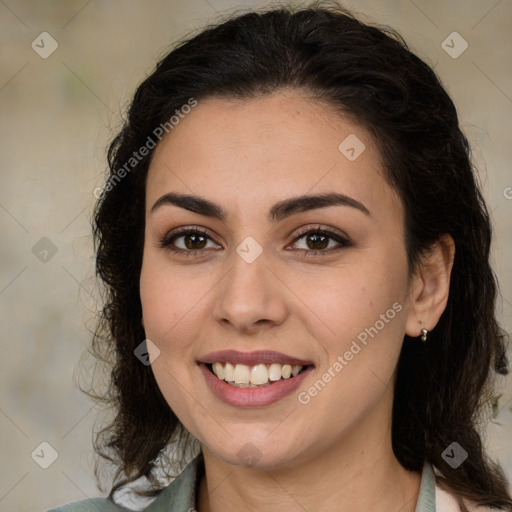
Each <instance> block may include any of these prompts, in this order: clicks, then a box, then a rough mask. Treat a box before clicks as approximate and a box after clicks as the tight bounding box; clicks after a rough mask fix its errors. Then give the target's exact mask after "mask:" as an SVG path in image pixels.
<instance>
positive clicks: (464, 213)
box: [90, 2, 512, 509]
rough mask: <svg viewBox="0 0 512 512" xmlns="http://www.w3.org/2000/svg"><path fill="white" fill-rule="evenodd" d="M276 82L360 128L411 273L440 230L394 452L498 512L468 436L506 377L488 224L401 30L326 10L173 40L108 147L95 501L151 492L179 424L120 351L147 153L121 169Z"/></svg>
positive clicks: (142, 369) (101, 218)
mask: <svg viewBox="0 0 512 512" xmlns="http://www.w3.org/2000/svg"><path fill="white" fill-rule="evenodd" d="M283 88H292V89H295V90H297V91H301V92H303V93H305V95H306V96H307V97H309V98H316V99H318V100H320V101H322V102H325V103H327V104H328V105H330V106H332V108H333V109H335V110H336V111H338V112H339V113H340V114H344V115H349V116H351V117H352V118H353V119H356V120H357V121H358V122H359V123H361V124H362V125H363V126H364V127H366V128H367V129H368V130H369V131H370V132H371V133H372V135H373V136H374V138H375V140H376V141H377V143H378V145H379V148H380V151H381V154H382V156H383V159H384V162H385V173H386V179H387V180H388V181H389V183H390V184H391V185H392V186H393V187H394V188H395V189H396V190H397V192H398V193H399V195H400V197H401V199H402V202H403V206H404V210H405V218H406V220H405V222H406V226H405V228H406V237H405V241H404V242H405V245H406V249H407V255H408V261H409V270H410V272H411V273H412V272H414V270H415V269H416V268H417V265H418V262H419V258H420V257H421V255H422V254H424V252H425V251H427V250H428V248H429V246H431V244H432V243H433V242H435V241H437V240H438V239H439V238H440V237H441V236H442V235H443V234H445V233H449V234H450V235H451V236H452V237H453V239H454V241H455V245H456V254H455V260H454V264H453V270H452V274H451V281H450V294H449V299H448V304H447V306H446V310H445V311H444V313H443V315H442V316H441V318H440V320H439V323H438V324H437V326H436V327H435V328H434V330H433V331H432V332H431V333H430V334H429V339H428V342H427V343H426V344H423V343H419V342H417V340H410V339H408V337H407V336H405V339H404V343H403V348H402V352H401V355H400V359H399V363H398V370H397V379H396V387H395V399H394V408H393V425H392V443H393V449H394V453H395V455H396V457H397V459H398V460H399V461H400V463H401V464H402V466H404V467H405V468H407V469H409V470H415V471H420V470H421V468H422V465H423V463H424V462H425V461H428V462H430V463H432V464H434V465H435V467H437V468H438V469H439V470H440V471H441V472H442V473H443V476H444V479H443V480H442V482H443V483H442V485H444V486H445V487H447V488H450V489H452V490H454V491H456V492H457V493H459V494H460V495H461V496H463V497H467V498H470V499H472V500H474V501H475V502H476V503H478V504H480V505H488V506H494V507H501V508H505V509H510V507H511V506H512V500H511V498H510V495H509V493H508V491H507V483H506V480H505V478H504V475H503V472H502V470H501V468H500V467H499V466H498V465H497V464H494V463H492V462H491V461H490V460H488V458H487V456H486V454H485V452H484V450H483V447H482V441H481V436H480V434H479V429H480V428H482V427H483V426H484V425H483V421H484V418H485V413H486V411H487V406H488V405H489V404H490V403H491V401H492V400H493V399H494V398H495V397H494V395H493V388H492V385H491V382H492V375H493V373H495V372H498V373H500V374H503V375H505V374H506V373H507V372H508V369H507V359H506V355H505V345H504V339H503V338H504V333H503V332H502V330H501V329H500V327H499V325H498V323H497V320H496V316H495V301H496V297H497V284H496V279H495V276H494V274H493V272H492V270H491V267H490V264H489V252H490V244H491V227H490V221H489V215H488V212H487V209H486V206H485V203H484V200H483V198H482V195H481V192H480V190H479V186H478V184H477V180H476V173H475V170H474V169H473V165H472V163H471V158H470V147H469V144H468V141H467V139H466V137H465V136H464V135H463V133H462V132H461V130H460V128H459V123H458V118H457V112H456V109H455V106H454V104H453V102H452V100H451V99H450V98H449V96H448V94H447V93H446V92H445V90H444V88H443V87H442V85H441V83H440V81H439V79H438V77H437V76H436V74H435V73H434V71H433V70H432V69H431V68H430V67H429V66H428V65H427V64H425V63H424V62H423V61H422V60H421V59H419V58H418V57H417V56H415V55H414V54H413V53H412V52H411V51H409V49H408V46H407V44H406V43H405V41H404V40H403V39H402V37H401V36H400V35H399V34H397V33H396V32H395V31H394V30H392V29H390V28H388V27H383V26H373V25H369V24H365V23H363V22H361V21H360V20H358V19H356V18H355V17H354V16H353V15H352V14H351V13H350V12H348V11H346V10H345V9H343V8H341V7H340V6H339V5H338V4H336V3H335V2H331V3H329V5H327V4H326V3H325V2H322V4H321V6H320V5H318V4H313V5H311V6H309V7H307V8H297V9H296V8H293V7H283V6H281V7H279V8H274V9H271V10H268V11H261V12H249V13H245V14H242V15H238V16H232V17H230V18H228V19H226V20H224V21H222V22H221V23H219V24H216V25H214V26H209V27H207V28H205V29H203V30H202V31H201V32H200V33H198V34H197V35H195V36H193V37H190V38H189V39H188V40H185V41H181V42H180V43H179V44H178V45H177V46H176V47H175V48H174V49H173V50H172V51H170V53H168V54H167V55H166V56H165V57H164V58H163V59H162V60H161V61H160V62H159V63H158V65H157V67H156V70H155V71H154V72H153V73H152V74H151V75H150V76H149V77H148V78H147V79H145V80H144V81H143V82H142V84H141V85H140V86H139V87H138V89H137V91H136V93H135V96H134V98H133V101H132V103H131V106H130V108H129V111H128V116H127V119H126V121H125V123H124V126H123V128H122V130H121V132H120V133H119V134H118V135H117V136H116V137H115V139H114V140H113V142H112V144H111V146H110V148H109V154H108V159H109V165H110V176H109V178H108V181H107V185H106V187H105V188H104V190H103V193H102V195H101V197H100V198H99V201H98V203H97V205H96V209H95V212H94V236H95V242H96V250H97V260H96V269H97V274H98V275H99V277H100V278H101V280H102V281H103V283H104V284H105V287H104V289H105V292H106V296H105V307H104V309H103V312H102V315H101V318H100V322H99V325H98V328H97V330H96V332H95V336H94V339H93V343H92V352H93V353H94V354H95V356H96V357H98V359H99V360H100V361H103V362H104V363H105V364H107V366H108V367H109V381H108V382H109V383H108V389H107V390H106V392H105V393H101V394H94V393H90V394H91V396H95V397H96V399H97V400H101V401H103V402H104V403H106V404H107V405H108V406H109V407H110V408H111V410H113V411H115V418H114V419H113V421H112V422H111V423H110V424H109V425H108V426H107V427H105V428H104V429H103V430H101V431H100V432H99V433H98V434H97V437H96V439H95V448H96V451H97V452H98V453H99V454H100V455H101V456H102V457H104V458H105V459H108V460H110V461H111V462H113V463H114V464H115V465H116V466H117V467H118V471H117V473H116V476H115V480H118V477H119V476H120V475H121V474H123V480H121V481H117V483H116V484H115V485H114V486H113V487H112V490H111V493H110V497H113V495H114V492H115V491H116V490H118V489H120V488H121V487H122V486H124V485H126V484H127V483H130V482H133V481H134V480H136V479H138V478H140V477H142V476H145V477H147V478H148V479H149V480H150V481H151V482H153V483H154V484H155V488H154V489H153V490H149V491H147V492H146V493H141V494H142V495H147V496H154V495H155V494H156V493H157V492H158V490H159V487H158V485H156V484H157V482H156V480H154V479H153V477H154V469H155V459H156V458H157V457H158V456H159V454H161V453H162V451H163V450H164V448H166V447H167V446H168V445H169V443H170V442H171V440H173V439H174V437H173V436H174V435H175V434H176V433H177V432H180V429H181V428H182V426H181V424H180V422H179V420H178V418H177V417H176V416H175V415H174V413H173V411H172V410H171V409H170V407H169V405H168V404H167V403H166V401H165V399H164V398H163V396H162V394H161V392H160V390H159V388H158V385H157V383H156V381H155V378H154V376H153V373H152V371H151V367H150V366H145V365H143V364H141V362H140V361H139V360H138V359H137V358H136V357H135V356H134V350H135V348H136V347H137V346H138V345H139V344H140V343H141V342H142V341H143V340H144V339H145V334H144V329H143V327H142V325H141V316H142V310H141V302H140V296H139V277H140V271H141V263H142V253H143V238H144V219H145V216H144V206H145V180H146V174H147V170H148V166H149V162H150V159H151V154H152V150H150V151H149V153H148V154H147V155H146V156H145V157H144V158H141V159H140V161H138V162H137V163H136V165H133V166H132V167H129V168H127V167H126V164H127V162H129V161H130V158H133V153H134V151H137V150H138V149H139V148H141V147H143V146H144V145H146V144H147V141H148V137H151V136H152V134H154V131H155V129H156V128H157V127H158V126H160V125H162V124H164V123H167V122H168V121H169V119H170V117H171V116H172V115H173V114H174V113H175V111H176V110H179V109H180V108H181V107H182V106H183V105H185V104H187V103H188V102H189V101H190V98H194V99H195V100H197V101H199V102H200V101H201V99H204V98H208V97H230V98H237V99H242V100H243V99H251V98H255V97H258V96H261V95H265V94H270V93H272V92H275V91H278V90H280V89H283ZM153 136H154V135H153ZM171 136H172V135H171ZM123 167H124V169H125V171H126V172H123V173H120V172H119V171H120V169H122V168H123ZM121 175H122V176H121ZM176 439H178V438H176ZM453 441H456V442H457V443H459V445H461V446H462V447H463V448H464V449H465V450H466V451H467V453H468V458H467V460H465V461H464V463H463V464H461V465H460V466H459V467H458V468H457V469H452V468H451V467H450V466H449V465H448V464H447V463H446V462H445V461H444V459H443V458H442V453H443V451H444V450H445V449H446V448H447V447H448V446H449V445H450V444H451V443H452V442H453ZM96 469H98V468H96ZM97 474H98V473H97Z"/></svg>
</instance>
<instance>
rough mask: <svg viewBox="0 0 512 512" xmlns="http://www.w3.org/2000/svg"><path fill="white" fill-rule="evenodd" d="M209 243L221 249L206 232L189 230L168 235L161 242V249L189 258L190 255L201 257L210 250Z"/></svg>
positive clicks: (194, 229)
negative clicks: (183, 254) (200, 255)
mask: <svg viewBox="0 0 512 512" xmlns="http://www.w3.org/2000/svg"><path fill="white" fill-rule="evenodd" d="M208 242H212V244H213V247H215V248H218V247H219V246H218V245H216V244H215V243H213V240H212V239H211V238H210V236H209V235H208V234H207V232H206V231H204V230H201V229H198V228H192V229H190V228H189V229H182V230H180V231H178V232H174V233H170V234H168V235H166V236H165V237H164V238H163V239H162V240H161V241H160V247H162V248H165V249H169V250H171V251H174V252H178V253H187V256H188V254H194V255H196V254H197V255H199V254H201V253H202V251H204V250H206V249H207V248H208V247H207V244H208ZM210 248H211V247H210Z"/></svg>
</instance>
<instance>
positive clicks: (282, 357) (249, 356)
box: [199, 350, 313, 366]
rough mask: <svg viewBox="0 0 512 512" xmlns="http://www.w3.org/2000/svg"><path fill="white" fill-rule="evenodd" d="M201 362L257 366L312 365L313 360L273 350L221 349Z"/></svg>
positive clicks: (203, 358)
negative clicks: (243, 350)
mask: <svg viewBox="0 0 512 512" xmlns="http://www.w3.org/2000/svg"><path fill="white" fill-rule="evenodd" d="M199 362H200V363H205V364H213V363H233V364H245V365H247V366H255V365H257V364H273V363H277V364H289V365H292V366H308V365H312V364H313V363H312V362H311V361H305V360H304V359H298V358H297V357H293V356H289V355H286V354H282V353H281V352H275V351H273V350H256V351H254V352H239V351H238V350H220V351H218V352H211V353H210V354H207V355H206V356H204V357H202V358H201V359H200V360H199Z"/></svg>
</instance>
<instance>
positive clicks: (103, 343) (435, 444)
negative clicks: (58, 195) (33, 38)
mask: <svg viewBox="0 0 512 512" xmlns="http://www.w3.org/2000/svg"><path fill="white" fill-rule="evenodd" d="M109 163H110V169H111V173H110V177H109V179H108V180H107V183H106V185H105V187H104V189H103V191H102V193H101V195H100V199H99V202H98V205H97V210H96V213H95V236H96V240H97V243H98V245H97V270H98V273H99V275H100V276H101V278H102V279H103V281H104V282H105V284H106V287H107V292H108V300H107V304H106V306H105V308H104V312H103V313H104V314H103V322H102V324H100V326H99V329H98V332H97V334H96V337H95V340H94V344H93V348H94V349H95V351H96V353H97V355H98V357H100V358H103V359H105V358H107V360H108V358H110V360H111V361H112V365H113V367H112V371H111V384H110V393H109V394H108V396H107V397H106V398H103V400H105V401H106V402H107V403H109V404H111V405H113V406H114V407H115V410H116V411H117V416H116V418H115V420H114V421H113V423H112V424H111V425H110V426H109V427H108V428H106V429H104V430H103V431H102V432H101V433H100V434H99V436H98V438H97V450H98V451H99V452H100V453H101V454H102V455H103V457H105V458H108V459H109V460H111V461H112V462H114V463H115V464H116V465H117V466H118V468H119V470H118V473H117V475H116V479H117V482H116V485H114V487H113V488H112V490H111V492H110V495H109V499H108V500H104V499H95V500H86V501H83V502H79V503H75V504H70V505H67V506H64V507H61V508H59V509H56V510H61V511H74V510H84V511H86V510H97V509H100V510H105V511H106V510H123V509H122V508H121V507H120V506H119V505H116V504H114V501H115V500H114V498H115V494H116V493H117V491H119V490H122V489H123V488H124V487H125V486H126V485H127V484H129V483H132V482H134V481H136V480H138V479H140V478H142V477H145V478H146V482H147V484H148V485H147V487H148V488H147V489H146V490H141V491H139V494H140V495H141V496H147V497H149V498H150V500H149V501H150V503H149V504H148V506H147V508H145V510H148V511H150V512H157V511H163V510H173V511H190V510H197V511H199V512H207V511H208V512H217V511H219V510H229V511H231V510H237V511H238V510H249V511H260V510H265V511H274V510H280V511H281V510H283V509H286V510H308V511H313V510H329V511H331V510H332V511H334V510H335V511H349V510H350V511H355V510H361V511H362V510H379V511H381V512H388V511H393V512H396V511H398V510H400V511H402V512H427V511H429V512H431V511H434V510H437V511H448V510H462V511H467V510H475V509H476V507H477V506H481V508H478V509H477V510H491V509H502V510H510V509H511V507H512V499H511V497H510V495H509V493H508V490H507V483H506V481H505V478H504V475H503V472H502V471H501V469H500V468H499V466H498V465H496V464H494V463H492V462H491V461H489V460H488V458H487V456H486V454H485V452H484V450H483V447H482V443H481V438H480V435H479V430H478V429H479V428H480V427H481V425H480V423H479V422H481V421H482V419H483V418H485V416H486V413H487V412H488V409H487V406H488V405H489V404H491V403H492V402H491V400H492V399H493V393H492V388H491V385H490V382H491V379H492V374H493V373H494V372H498V373H501V374H506V373H507V360H506V357H505V350H504V344H503V339H502V338H503V336H502V331H501V329H500V327H499V325H498V323H497V321H496V317H495V313H494V307H495V299H496V283H495V277H494V274H493V272H492V270H491V268H490V266H489V250H490V242H491V228H490V224H489V217H488V214H487V210H486V206H485V203H484V201H483V198H482V196H481V193H480V191H479V188H478V186H477V183H476V176H475V173H474V170H473V168H472V165H471V162H470V159H469V145H468V142H467V140H466V138H465V137H464V135H463V134H462V132H461V131H460V128H459V126H458V119H457V113H456V110H455V107H454V105H453V103H452V101H451V100H450V98H449V97H448V95H447V93H446V92H445V90H444V89H443V87H442V85H441V84H440V82H439V80H438V78H437V77H436V75H435V73H434V72H433V71H432V69H430V68H429V67H428V66H427V65H426V64H425V63H424V62H422V61H421V60H420V59H419V58H417V57H416V56H415V55H413V54H412V53H411V52H410V51H409V50H408V49H407V46H406V43H405V42H404V41H403V40H402V39H401V37H400V36H399V35H398V34H396V33H395V32H394V31H392V30H391V29H388V28H382V27H380V28H377V27H373V26H368V25H365V24H363V23H362V22H360V21H358V20H357V19H355V18H354V17H353V16H352V15H351V14H350V13H349V12H347V11H345V10H343V9H342V8H340V7H339V6H337V5H336V4H330V6H329V7H326V6H325V4H324V3H322V6H321V7H319V6H318V5H313V6H311V7H309V8H305V9H292V8H288V9H286V8H279V9H274V10H269V11H266V12H263V13H259V14H258V13H248V14H244V15H242V16H238V17H234V18H232V19H230V20H227V21H224V22H223V23H221V24H219V25H218V26H212V27H208V28H207V29H205V30H204V31H202V32H201V33H200V34H198V35H197V36H195V37H193V38H192V39H190V40H188V41H186V42H184V43H182V44H181V45H180V46H178V47H177V48H176V49H174V50H173V51H171V52H170V53H169V54H168V55H167V56H166V57H165V58H164V59H163V60H162V61H161V62H160V63H159V64H158V66H157V69H156V70H155V71H154V73H153V74H152V75H151V76H149V77H148V78H147V79H146V80H145V81H144V82H143V83H142V84H141V85H140V87H139V88H138V90H137V92H136V94H135V97H134V99H133V102H132V104H131V107H130V110H129V114H128V119H127V121H126V124H125V126H124V128H123V129H122V131H121V133H120V134H119V135H118V136H117V137H116V139H115V140H114V142H113V143H112V145H111V147H110V152H109ZM102 329H104V331H103V330H102ZM189 434H190V435H189ZM194 439H195V440H197V441H198V443H199V446H200V452H199V453H198V454H197V456H196V457H195V458H193V460H192V461H191V462H190V464H189V465H188V466H187V467H186V469H185V470H184V471H183V472H182V473H181V474H179V476H178V477H177V478H176V479H175V480H174V481H172V482H171V483H170V484H169V485H166V484H162V483H161V482H159V480H158V471H165V472H166V473H168V474H169V475H170V476H176V473H177V472H178V471H173V470H172V469H171V466H172V464H171V463H172V461H171V460H169V458H167V457H166V455H167V452H166V450H167V449H169V448H170V449H172V450H176V454H175V459H176V460H177V461H178V462H179V461H183V460H184V456H183V455H182V454H183V453H184V450H185V449H186V448H187V440H189V441H190V440H194ZM121 475H122V476H123V479H122V480H119V478H118V477H119V476H121ZM151 485H152V487H151V488H150V486H151ZM162 487H164V489H163V490H162Z"/></svg>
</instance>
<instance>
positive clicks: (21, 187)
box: [0, 0, 512, 512]
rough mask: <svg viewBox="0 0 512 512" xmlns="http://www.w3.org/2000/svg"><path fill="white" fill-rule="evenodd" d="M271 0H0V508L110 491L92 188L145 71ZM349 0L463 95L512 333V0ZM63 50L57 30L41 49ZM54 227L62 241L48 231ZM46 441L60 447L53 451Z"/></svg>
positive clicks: (509, 403)
mask: <svg viewBox="0 0 512 512" xmlns="http://www.w3.org/2000/svg"><path fill="white" fill-rule="evenodd" d="M263 5H265V2H256V1H245V2H243V3H236V2H233V1H230V0H208V1H206V0H190V1H186V2H185V1H183V2H178V1H177V0H173V1H163V0H146V1H144V2H142V1H134V0H129V1H126V0H123V1H121V0H114V1H107V0H92V1H90V2H88V1H87V0H83V1H77V2H74V1H73V2H72V1H67V2H66V1H63V0H61V1H55V0H48V1H44V2H43V1H40V2H36V1H32V2H31V1H28V0H5V1H2V2H0V41H1V43H0V112H1V117H0V133H1V137H0V141H1V142H0V144H1V151H0V173H1V186H0V228H1V232H2V236H1V244H0V255H1V268H0V301H1V308H0V320H1V325H2V355H3V357H2V358H0V384H1V400H0V439H1V440H2V441H1V457H0V512H1V511H4V512H5V511H14V510H16V511H19V512H25V511H27V512H28V511H37V510H44V509H46V508H47V507H50V506H52V505H56V504H59V503H65V502H68V501H72V500H77V499H83V498H85V497H88V496H97V495H99V492H98V490H97V489H96V486H95V481H94V478H93V475H92V469H91V467H92V463H91V461H92V450H91V427H92V423H93V420H94V417H95V410H91V404H90V403H89V402H88V401H87V399H86V398H85V397H84V396H83V395H82V394H81V393H80V392H79V391H78V390H76V388H74V387H73V370H74V367H75V365H76V363H77V361H78V358H79V357H80V354H81V353H82V351H83V349H84V347H85V346H86V344H87V343H88V342H89V333H88V331H87V326H86V323H85V322H86V321H89V322H90V320H91V318H92V314H91V312H90V311H94V308H95V302H94V300H93V299H92V297H91V295H92V296H94V292H93V287H94V282H93V281H92V279H91V276H92V275H93V273H92V268H93V267H92V264H93V259H92V258H93V253H92V243H91V235H90V226H89V220H88V219H89V216H90V212H91V208H92V205H93V201H94V197H93V190H94V188H95V187H97V186H99V185H101V183H102V175H103V172H104V169H105V147H106V144H107V142H108V140H109V138H110V137H111V136H112V134H113V133H114V130H115V129H116V128H117V127H118V122H119V114H120V112H122V111H123V109H124V108H125V106H126V103H127V101H128V99H129V97H130V95H131V94H132V93H133V91H134V88H135V86H136V84H137V83H138V82H139V81H140V80H141V79H142V78H143V76H144V75H145V74H146V73H148V72H149V71H150V70H151V69H152V67H153V65H154V63H155V59H157V58H158V57H160V56H161V55H162V54H163V52H164V51H165V48H166V47H167V45H168V44H169V43H171V42H172V41H173V40H174V39H175V38H177V37H182V36H184V35H185V34H186V33H187V31H189V30H190V29H193V28H196V27H199V26H201V25H202V24H203V23H205V22H206V21H209V20H213V19H215V18H216V17H217V16H218V15H217V13H216V12H215V11H219V12H222V11H224V10H225V9H229V10H231V9H233V8H234V7H237V6H245V7H251V6H263ZM345 5H346V6H347V7H353V8H354V9H355V10H356V11H358V12H360V13H364V14H365V16H366V19H368V20H374V21H378V22H382V23H388V24H390V25H392V26H394V27H395V28H397V29H399V31H401V33H402V34H403V35H404V37H405V38H406V40H407V41H408V42H409V43H410V44H411V46H412V48H413V49H414V50H415V51H416V52H417V53H418V54H419V55H420V56H422V57H423V58H425V59H426V60H427V61H428V62H430V63H431V64H432V65H434V66H435V69H436V71H437V72H438V73H439V75H440V76H441V77H442V80H443V81H444V84H445V85H446V87H447V89H448V90H449V92H450V93H451V94H452V96H453V98H454V100H455V103H456V105H457V107H458V109H459V112H460V120H461V124H462V126H463V128H464V130H465V132H466V134H467V136H468V137H469V139H470V141H471V142H472V143H473V148H474V154H475V158H476V160H477V162H478V163H479V166H480V169H481V170H482V174H481V176H482V181H483V186H484V191H485V196H486V198H487V200H488V203H489V206H490V210H491V211H492V212H493V217H494V223H495V224H494V225H495V231H496V242H495V246H494V262H495V269H496V272H497V274H498V277H499V279H500V282H501V290H502V294H503V303H502V306H501V311H500V315H501V318H502V321H503V324H504V326H505V327H506V328H507V330H508V331H510V330H511V328H512V272H511V267H510V260H511V255H512V242H511V237H510V236H509V235H510V233H511V228H512V189H511V188H507V187H512V172H511V168H510V162H512V144H511V143H510V133H511V122H510V120H511V114H512V83H511V77H512V75H511V68H510V63H511V62H512V55H511V53H512V4H511V3H510V2H509V1H507V0H501V1H497V0H492V1H487V2H483V1H481V0H478V1H477V0H471V1H467V0H459V1H448V2H447V1H441V0H433V1H423V0H415V1H414V2H413V1H405V0H402V1H400V0H379V1H361V2H348V1H347V2H345ZM45 31H46V32H49V33H50V34H51V36H52V37H53V38H54V39H55V40H56V41H57V43H58V49H57V50H56V51H55V52H54V53H53V54H52V55H50V56H49V57H48V58H47V59H43V58H41V57H40V56H39V55H38V54H37V53H36V51H34V50H33V49H32V47H31V42H32V41H33V40H36V43H37V42H39V43H38V44H39V45H40V46H42V45H41V43H40V38H39V39H36V38H37V36H39V34H41V33H42V32H45ZM454 31H456V32H458V33H460V34H461V35H462V37H463V38H464V39H465V40H466V41H467V43H468V44H469V46H468V49H467V50H466V51H465V52H464V53H463V54H462V55H461V56H460V57H458V58H452V57H450V56H449V55H448V54H447V53H446V52H445V51H444V50H443V49H442V47H441V43H442V41H443V40H444V39H445V38H446V37H447V36H448V35H449V34H451V33H452V32H454ZM457 44H459V43H457ZM49 49H51V46H50V41H49V40H48V39H46V40H45V45H44V48H41V47H40V48H39V49H38V50H39V51H40V52H44V51H49ZM455 49H457V47H456V48H455ZM43 237H46V238H47V239H49V240H50V241H51V243H50V242H48V241H47V240H43V241H42V242H41V239H42V238H43ZM38 244H39V245H38ZM34 246H35V247H36V249H34ZM52 250H53V251H54V250H56V253H55V254H54V255H53V254H52ZM44 251H48V252H47V253H45V252H44ZM34 253H39V254H38V255H39V257H44V256H45V255H46V258H47V259H48V261H46V262H44V261H40V259H38V257H36V254H34ZM88 325H89V326H91V325H92V324H90V323H89V324H88ZM504 393H505V396H504V400H503V405H502V408H501V411H500V414H499V421H500V423H501V426H497V425H489V427H488V429H487V432H488V440H487V443H488V446H489V448H490V450H491V451H492V452H493V453H494V454H496V456H498V457H499V460H500V461H501V462H502V463H503V464H504V466H505V467H506V470H507V472H508V476H509V478H512V386H511V384H510V379H509V380H508V390H506V389H504ZM41 442H48V443H50V445H51V446H52V447H54V449H55V450H56V451H57V452H58V458H57V460H55V462H54V463H53V464H52V465H51V466H50V467H49V468H48V469H46V470H45V469H42V468H41V467H39V465H37V464H36V462H34V460H33V459H32V458H31V453H32V452H33V451H34V450H35V449H36V448H37V447H38V446H39V445H40V443H41ZM43 452H44V453H45V457H46V459H45V460H49V459H48V456H49V450H48V448H43ZM37 454H41V449H40V448H39V450H38V451H36V455H35V456H34V457H35V458H37ZM43 458H44V457H42V456H41V457H39V459H40V461H42V459H43Z"/></svg>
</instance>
